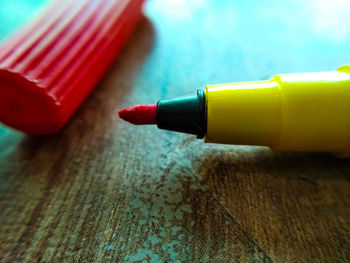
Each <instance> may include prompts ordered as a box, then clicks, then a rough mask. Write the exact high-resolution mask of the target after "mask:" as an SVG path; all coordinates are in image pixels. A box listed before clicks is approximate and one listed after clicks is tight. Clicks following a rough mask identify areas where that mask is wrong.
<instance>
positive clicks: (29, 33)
mask: <svg viewBox="0 0 350 263" xmlns="http://www.w3.org/2000/svg"><path fill="white" fill-rule="evenodd" d="M142 3H143V0H109V1H106V0H99V1H91V0H79V1H76V0H65V1H60V0H55V1H54V2H53V3H52V4H51V5H50V6H49V7H48V8H47V9H46V10H45V11H44V12H43V13H42V14H41V15H40V16H39V17H37V19H36V20H35V21H33V22H32V23H31V24H30V25H29V26H27V27H25V28H24V29H22V30H21V31H19V32H17V33H16V34H15V35H13V36H12V37H11V38H10V39H8V40H7V41H5V42H4V43H2V44H1V45H0V122H2V123H4V124H6V125H8V126H11V127H13V128H15V129H18V130H21V131H24V132H26V133H28V134H33V135H47V134H52V133H55V132H57V131H59V130H60V129H61V128H62V127H63V126H64V124H65V123H67V121H68V120H69V118H70V117H71V116H72V115H73V113H74V112H75V111H76V110H77V108H78V107H79V105H80V104H81V103H82V102H83V101H84V99H85V98H86V97H87V95H88V94H89V93H90V91H91V90H92V89H93V87H94V86H95V84H96V83H97V81H98V80H99V79H100V78H101V76H102V75H103V74H104V73H105V71H106V70H107V68H108V66H109V65H110V64H111V63H112V61H113V60H114V58H115V56H116V55H117V54H118V53H119V51H120V50H121V48H122V46H123V45H124V43H125V41H126V40H127V39H128V37H129V36H130V35H131V33H132V32H133V30H134V28H135V26H136V24H137V22H138V21H139V20H140V18H141V15H142Z"/></svg>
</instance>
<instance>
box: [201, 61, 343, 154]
mask: <svg viewBox="0 0 350 263" xmlns="http://www.w3.org/2000/svg"><path fill="white" fill-rule="evenodd" d="M206 100H207V133H206V136H205V141H206V142H207V143H227V144H244V145H261V146H268V147H271V148H272V149H274V150H278V151H309V152H331V153H335V154H337V155H341V156H347V157H350V66H343V67H341V68H339V69H337V70H336V71H332V72H317V73H302V74H284V75H276V76H274V77H273V78H272V79H271V80H267V81H256V82H242V83H229V84H221V85H212V86H210V85H208V86H206Z"/></svg>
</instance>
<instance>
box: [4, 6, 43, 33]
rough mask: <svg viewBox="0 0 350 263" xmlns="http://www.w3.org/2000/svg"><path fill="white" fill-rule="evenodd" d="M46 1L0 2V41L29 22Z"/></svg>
mask: <svg viewBox="0 0 350 263" xmlns="http://www.w3.org/2000/svg"><path fill="white" fill-rule="evenodd" d="M47 1H48V0H0V40H2V39H4V38H5V37H6V36H8V35H9V34H10V33H11V32H13V31H14V30H16V29H17V28H18V27H20V26H21V25H22V24H24V23H25V22H27V21H28V20H30V19H31V18H32V17H33V16H35V14H37V12H39V11H40V9H41V8H42V7H43V6H44V4H45V3H46V2H47Z"/></svg>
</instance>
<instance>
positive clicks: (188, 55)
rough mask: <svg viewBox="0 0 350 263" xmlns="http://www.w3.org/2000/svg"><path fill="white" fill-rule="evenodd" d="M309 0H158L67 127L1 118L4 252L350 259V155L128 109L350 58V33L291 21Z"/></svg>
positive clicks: (88, 258) (50, 257) (117, 257)
mask: <svg viewBox="0 0 350 263" xmlns="http://www.w3.org/2000/svg"><path fill="white" fill-rule="evenodd" d="M308 8H310V4H306V5H305V6H303V8H301V6H299V5H298V2H297V1H296V2H294V1H290V2H286V4H285V5H283V4H279V3H278V2H277V1H272V2H271V1H261V2H259V3H255V2H254V3H249V2H244V3H243V2H242V3H240V2H237V3H235V2H232V1H209V0H208V1H150V2H149V3H148V5H147V7H146V14H147V17H148V18H145V19H144V20H143V21H142V23H141V25H140V26H139V28H138V30H137V32H136V33H135V35H134V36H133V37H132V39H131V40H130V41H129V43H128V45H127V47H126V48H125V49H124V51H123V52H122V54H121V56H120V57H119V58H118V59H117V60H116V62H115V63H114V65H113V66H112V68H111V69H110V71H109V73H108V74H107V75H106V76H105V78H104V79H103V80H102V81H101V83H100V84H99V87H97V89H96V90H95V91H94V92H93V93H92V94H91V96H90V97H89V99H88V100H87V101H86V103H85V104H84V105H83V106H82V108H81V109H80V110H79V112H78V113H77V114H76V116H75V117H74V118H73V120H72V121H71V122H70V123H69V124H68V125H67V127H66V128H65V129H64V130H63V131H62V132H61V133H59V134H57V135H55V136H52V137H47V138H34V137H27V136H25V135H22V134H20V133H17V132H15V131H12V130H10V129H8V128H5V127H0V149H1V152H0V182H1V183H0V211H1V213H0V261H1V262H38V261H41V262H62V261H67V262H310V261H312V262H313V261H316V262H346V261H349V254H350V253H349V247H350V244H349V218H350V217H349V216H350V212H349V200H350V199H349V197H350V196H349V193H350V187H349V169H350V162H349V161H348V160H344V159H337V158H335V157H332V156H328V155H322V154H291V153H273V152H272V151H270V150H268V149H265V148H252V147H238V146H218V145H205V144H204V143H203V142H202V141H200V140H196V139H195V138H194V137H192V136H187V135H181V134H174V133H171V132H166V131H160V130H157V129H156V128H155V127H133V126H131V125H129V124H127V123H124V122H122V121H120V120H119V119H118V118H117V117H116V111H117V109H120V108H122V107H124V106H128V105H131V104H135V103H153V102H155V101H156V100H157V99H158V98H165V97H171V96H177V95H182V94H186V93H190V92H193V91H194V90H195V89H196V88H201V87H203V85H204V84H205V83H216V82H228V81H241V80H254V79H262V78H267V77H269V76H270V75H272V74H273V73H280V72H288V71H289V72H295V71H307V70H311V69H312V70H330V69H332V68H335V67H336V66H339V65H340V64H342V63H344V61H345V60H346V59H348V61H349V59H350V57H349V55H346V54H348V53H345V50H346V48H347V46H348V44H349V43H350V40H349V38H348V37H347V35H346V34H345V35H343V36H340V35H339V34H340V33H339V34H338V35H337V40H334V39H333V38H332V35H331V34H330V35H329V36H328V38H325V37H324V36H323V35H322V30H321V31H317V32H316V33H314V32H315V29H314V28H312V23H313V22H312V23H311V22H310V23H309V24H307V23H306V22H303V23H304V25H303V23H301V22H299V21H295V22H293V24H292V25H293V26H291V21H293V19H294V15H293V14H290V13H288V12H287V11H288V10H289V9H293V10H297V11H298V12H299V14H300V15H301V16H303V15H305V13H303V12H307V11H308V10H309V9H308ZM304 9H305V10H306V11H303V10H304ZM247 10H249V12H247ZM292 18H293V19H292ZM312 19H316V18H315V17H312V16H310V21H314V20H312ZM294 20H295V19H294ZM316 20H317V19H316ZM316 20H315V21H316ZM340 21H341V20H340ZM305 23H306V24H305ZM288 26H289V28H288ZM299 27H300V28H299ZM301 28H303V30H299V29H301ZM325 30H326V32H327V28H326V29H325ZM342 32H343V31H342ZM343 34H344V33H343ZM306 37H307V38H306ZM340 37H342V40H341V41H340V40H339V39H340ZM257 39H259V41H258V40H257ZM337 41H338V42H337ZM335 47H336V48H335ZM286 49H288V52H286ZM324 50H327V55H324V56H321V55H319V54H323V53H322V52H324ZM344 54H345V55H344ZM346 56H348V57H346Z"/></svg>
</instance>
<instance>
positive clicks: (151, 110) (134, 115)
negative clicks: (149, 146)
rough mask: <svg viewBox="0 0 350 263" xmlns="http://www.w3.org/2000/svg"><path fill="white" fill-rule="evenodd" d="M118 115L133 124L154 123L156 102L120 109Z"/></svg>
mask: <svg viewBox="0 0 350 263" xmlns="http://www.w3.org/2000/svg"><path fill="white" fill-rule="evenodd" d="M118 115H119V117H120V118H122V119H123V120H124V121H127V122H130V123H132V124H135V125H145V124H156V116H157V104H147V105H134V106H131V107H128V108H125V109H122V110H120V111H119V112H118Z"/></svg>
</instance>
